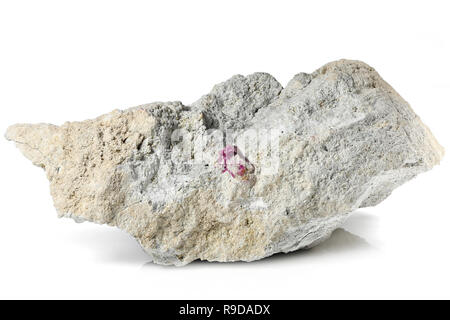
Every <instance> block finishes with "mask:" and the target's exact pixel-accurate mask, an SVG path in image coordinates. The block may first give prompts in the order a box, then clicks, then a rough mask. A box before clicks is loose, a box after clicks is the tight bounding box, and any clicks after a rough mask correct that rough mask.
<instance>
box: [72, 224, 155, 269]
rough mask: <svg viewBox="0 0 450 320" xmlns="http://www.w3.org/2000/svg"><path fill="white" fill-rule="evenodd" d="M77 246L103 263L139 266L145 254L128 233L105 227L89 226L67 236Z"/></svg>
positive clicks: (145, 258) (146, 257) (146, 258)
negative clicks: (86, 249) (85, 249)
mask: <svg viewBox="0 0 450 320" xmlns="http://www.w3.org/2000/svg"><path fill="white" fill-rule="evenodd" d="M68 237H69V238H70V241H73V242H75V243H76V244H77V245H80V246H83V247H84V248H89V249H90V250H92V252H93V254H94V255H95V259H96V260H98V261H101V262H105V263H118V264H140V263H142V262H144V261H146V260H148V255H147V253H146V252H145V251H144V250H143V249H142V248H141V246H140V245H139V243H138V242H137V241H136V239H134V238H133V237H132V236H130V235H129V234H128V233H126V232H124V231H121V230H120V229H117V228H111V227H107V226H97V225H94V226H91V228H86V229H85V230H83V231H81V232H77V233H76V234H71V235H69V236H68Z"/></svg>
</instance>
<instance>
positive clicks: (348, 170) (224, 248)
mask: <svg viewBox="0 0 450 320" xmlns="http://www.w3.org/2000/svg"><path fill="white" fill-rule="evenodd" d="M222 132H224V133H225V134H222ZM268 137H270V139H266V138H268ZM6 138H7V139H9V140H12V141H14V142H15V143H16V145H17V146H18V148H19V149H20V150H21V151H22V152H23V154H24V155H25V156H26V157H27V158H29V159H30V160H31V161H32V162H33V163H34V164H35V165H37V166H40V167H42V168H44V169H45V172H46V174H47V177H48V179H49V181H50V190H51V194H52V197H53V200H54V204H55V207H56V209H57V211H58V215H59V216H60V217H71V218H73V219H75V220H76V221H92V222H96V223H106V224H108V225H111V226H117V227H119V228H120V229H123V230H125V231H127V232H128V233H130V234H131V235H132V236H134V237H135V238H136V239H137V240H138V241H139V243H140V244H141V245H142V247H143V248H144V249H145V250H146V252H148V254H149V255H150V256H151V258H152V260H153V261H154V262H156V263H160V264H174V265H184V264H187V263H189V262H191V261H193V260H196V259H202V260H209V261H237V260H243V261H252V260H256V259H261V258H264V257H267V256H270V255H272V254H274V253H277V252H289V251H293V250H297V249H299V248H304V247H310V246H313V245H315V244H317V243H318V242H320V241H322V240H323V239H326V238H327V237H328V236H329V235H330V234H331V232H332V231H333V230H334V229H336V228H337V227H339V225H341V224H342V223H343V221H345V219H346V217H347V215H348V214H349V213H350V212H351V211H353V210H355V209H357V208H361V207H367V206H374V205H376V204H378V203H379V202H381V201H382V200H384V199H385V198H386V197H387V196H388V195H389V194H390V193H391V192H392V190H393V189H394V188H396V187H397V186H399V185H401V184H402V183H404V182H405V181H407V180H409V179H411V178H413V177H415V176H416V175H417V174H419V173H421V172H423V171H426V170H429V169H430V168H432V167H433V166H434V165H436V164H438V163H439V161H440V159H441V157H442V156H443V149H442V147H441V146H440V145H439V144H438V143H437V142H436V140H435V138H434V137H433V136H432V134H431V133H430V131H429V129H428V128H427V127H426V126H425V125H424V124H423V123H422V122H421V120H420V119H419V118H418V116H417V115H416V114H415V113H414V112H413V110H412V109H411V108H410V106H409V105H408V103H407V102H406V101H404V100H403V99H402V98H401V97H400V96H399V95H398V94H397V93H396V92H395V91H394V89H392V88H391V87H390V86H389V85H388V84H387V83H386V82H385V81H384V80H383V79H381V77H380V76H379V75H378V73H377V72H376V71H375V70H374V69H373V68H371V67H370V66H368V65H366V64H364V63H362V62H359V61H349V60H341V61H336V62H332V63H329V64H327V65H325V66H323V67H321V68H320V69H318V70H317V71H315V72H313V73H312V74H306V73H299V74H297V75H296V76H295V77H294V78H293V79H292V80H291V81H290V82H289V83H288V85H287V87H286V88H284V89H283V88H282V86H281V85H280V84H279V83H278V82H277V80H275V79H274V78H273V77H272V76H270V75H269V74H265V73H254V74H252V75H249V76H247V77H244V76H241V75H238V76H234V77H232V78H231V79H229V80H228V81H226V82H224V83H221V84H218V85H216V86H215V87H214V88H213V90H212V91H211V92H210V93H209V94H207V95H205V96H203V97H202V98H200V99H199V100H198V101H197V102H195V103H193V104H192V105H190V106H185V105H183V104H182V103H181V102H164V103H161V102H158V103H151V104H147V105H142V106H139V107H135V108H131V109H127V110H125V111H119V110H115V111H113V112H111V113H109V114H106V115H103V116H100V117H98V118H96V119H94V120H87V121H83V122H67V123H65V124H63V125H61V126H55V125H50V124H17V125H13V126H11V127H10V128H8V130H7V133H6ZM266 140H267V141H268V142H267V141H266Z"/></svg>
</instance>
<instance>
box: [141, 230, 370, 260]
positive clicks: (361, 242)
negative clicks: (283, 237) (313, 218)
mask: <svg viewBox="0 0 450 320" xmlns="http://www.w3.org/2000/svg"><path fill="white" fill-rule="evenodd" d="M373 249H374V248H373V247H372V246H371V245H370V244H369V243H368V242H367V241H366V240H365V239H364V238H361V237H359V236H357V235H355V234H353V233H351V232H348V231H347V230H345V229H343V228H338V229H336V230H334V232H333V233H332V234H331V236H330V237H329V238H328V239H327V240H325V241H324V242H322V243H320V244H318V245H317V246H315V247H313V248H310V249H300V250H296V251H292V252H289V253H283V252H281V253H277V254H274V255H272V256H270V257H267V258H264V259H261V260H257V261H252V262H245V261H236V262H232V263H230V262H228V263H223V262H209V261H205V260H195V261H193V262H191V263H190V264H188V265H186V266H185V267H183V268H189V267H198V266H202V267H203V266H207V265H214V266H217V265H220V266H233V265H239V266H242V265H248V266H255V265H264V264H266V263H270V264H273V263H274V262H276V263H278V262H283V263H284V262H285V261H292V260H295V259H303V258H312V257H322V256H325V255H336V254H344V253H345V254H346V253H350V252H356V251H368V250H373ZM143 266H144V267H151V266H156V265H155V264H154V263H153V262H147V263H145V264H144V265H143ZM170 267H171V266H170Z"/></svg>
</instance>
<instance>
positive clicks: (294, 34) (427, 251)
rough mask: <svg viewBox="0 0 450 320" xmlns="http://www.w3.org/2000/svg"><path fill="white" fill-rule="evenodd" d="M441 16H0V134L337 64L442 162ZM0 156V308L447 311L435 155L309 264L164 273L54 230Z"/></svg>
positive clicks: (7, 150)
mask: <svg viewBox="0 0 450 320" xmlns="http://www.w3.org/2000/svg"><path fill="white" fill-rule="evenodd" d="M449 13H450V7H449V2H448V1H430V0H428V1H422V2H416V1H380V0H378V1H370V2H369V1H368V2H365V1H305V2H299V1H272V2H267V1H261V0H260V1H230V0H228V1H222V2H217V1H211V0H210V1H168V0H165V1H158V2H155V3H153V2H150V1H130V0H127V1H111V0H109V1H92V0H89V1H80V0H78V1H59V0H57V1H45V0H41V1H22V0H16V1H3V0H0V108H1V109H0V110H1V116H0V130H1V131H2V132H4V131H5V130H6V128H7V126H8V125H10V124H14V123H17V122H29V123H36V122H50V123H54V124H62V123H63V122H64V121H67V120H84V119H88V118H93V117H96V116H98V115H100V114H103V113H106V112H109V111H111V110H112V109H114V108H121V109H123V108H127V107H131V106H135V105H139V104H143V103H147V102H153V101H167V100H180V101H182V102H184V103H185V104H189V103H191V102H193V101H194V100H196V99H197V98H199V97H200V96H201V95H203V94H205V93H207V92H209V90H210V89H211V87H212V86H213V85H214V84H215V83H218V82H221V81H224V80H226V79H228V78H229V77H230V76H232V75H234V74H237V73H241V74H244V75H245V74H249V73H253V72H256V71H265V72H269V73H271V74H272V75H273V76H275V77H276V78H277V79H278V80H279V81H280V82H281V83H282V84H283V85H286V83H287V82H288V80H289V79H290V78H292V77H293V76H294V74H296V73H298V72H301V71H303V72H312V71H314V70H315V69H317V68H318V67H320V66H321V65H323V64H325V63H327V62H330V61H333V60H337V59H340V58H348V59H358V60H363V61H365V62H367V63H369V64H370V65H372V66H373V67H375V68H376V69H377V71H378V72H379V73H380V74H381V75H382V76H383V78H384V79H385V80H387V81H388V82H389V83H390V84H391V85H392V86H393V87H394V88H395V89H396V90H397V91H398V92H399V93H400V94H401V95H402V96H403V97H404V98H405V99H406V100H407V101H409V102H410V104H411V105H412V107H413V108H414V110H415V111H416V112H417V114H418V115H419V116H420V117H421V118H422V120H423V121H424V122H425V123H426V124H427V125H428V126H429V127H430V128H431V129H432V132H433V133H434V134H435V136H436V137H437V139H438V140H439V142H440V143H441V144H442V145H443V146H444V147H447V150H449V148H450V134H449V131H450V129H449V126H450V125H449V120H450V119H449V116H450V111H449V110H450V105H449V90H450V80H449V79H450V78H449V71H450V70H449V57H450V37H449V32H450V22H449V21H450V19H449ZM0 148H1V157H0V170H1V181H0V188H1V190H0V194H1V211H0V298H153V299H170V298H179V299H188V298H192V299H197V298H202V299H212V298H223V299H229V298H234V299H240V298H253V299H259V298H265V299H282V298H284V299H293V298H450V287H449V286H450V248H449V245H450V210H449V204H448V203H449V178H450V176H449V156H448V155H447V157H446V158H444V161H443V162H442V163H441V165H440V166H438V167H436V168H434V169H433V170H432V171H430V172H427V173H425V174H423V175H420V176H419V177H417V178H416V179H414V180H413V181H410V182H408V183H407V184H406V185H404V186H402V187H401V188H399V189H397V190H396V191H394V193H393V194H392V195H391V197H390V198H388V199H387V200H386V201H385V202H383V203H382V204H380V205H378V206H377V207H374V208H369V209H364V210H361V211H357V212H356V213H355V214H354V215H353V216H352V217H351V218H350V219H349V221H348V222H347V223H346V224H345V225H344V226H343V229H341V230H338V231H336V232H335V233H334V234H333V236H332V237H331V239H330V240H328V241H327V242H325V243H323V244H322V245H320V246H319V247H316V248H314V249H312V250H309V251H300V252H296V253H292V254H288V255H277V256H275V257H273V258H268V259H265V260H262V261H259V262H254V263H233V264H219V263H206V262H195V263H192V264H190V265H188V266H186V267H184V268H175V267H163V266H158V265H153V264H148V263H147V262H148V260H149V259H148V257H147V256H146V254H145V253H143V251H142V250H141V249H140V247H139V246H138V244H137V243H136V242H135V241H134V240H133V239H132V238H130V237H129V236H128V235H127V234H125V233H123V232H121V231H119V230H117V229H114V228H111V227H107V226H100V225H94V224H90V223H83V224H76V223H74V222H73V221H71V220H69V219H57V218H56V212H55V210H54V209H53V206H52V200H51V197H50V194H49V188H48V182H47V179H46V177H45V174H44V171H43V170H41V169H40V168H37V167H34V166H32V165H31V163H30V162H29V161H28V160H26V159H25V158H24V157H23V156H22V155H21V154H20V153H19V151H18V150H17V149H15V147H14V145H13V144H12V143H10V142H7V141H6V140H5V139H0Z"/></svg>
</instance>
